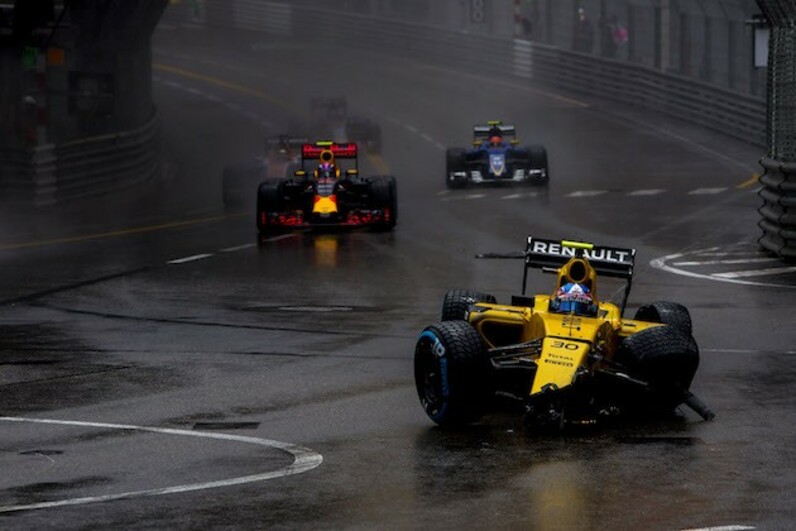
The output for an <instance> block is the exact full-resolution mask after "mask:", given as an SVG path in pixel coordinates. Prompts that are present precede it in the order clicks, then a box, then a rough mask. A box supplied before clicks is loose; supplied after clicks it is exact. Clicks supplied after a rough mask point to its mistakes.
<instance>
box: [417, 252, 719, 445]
mask: <svg viewBox="0 0 796 531" xmlns="http://www.w3.org/2000/svg"><path fill="white" fill-rule="evenodd" d="M635 254H636V252H635V250H634V249H621V248H611V247H599V246H596V245H592V244H589V243H583V242H575V241H553V240H542V239H538V238H533V237H528V241H527V247H526V250H525V252H524V253H518V254H511V255H495V254H492V255H481V257H483V258H522V259H523V260H524V261H525V268H524V275H523V285H522V295H519V296H514V297H512V300H511V304H508V305H507V304H498V303H497V301H496V300H495V297H494V296H492V295H488V294H484V293H479V292H474V291H466V290H453V291H450V292H448V293H447V294H446V295H445V298H444V301H443V305H442V320H441V322H439V323H436V324H433V325H431V326H428V327H426V328H425V330H423V332H422V333H421V334H420V337H419V339H418V341H417V346H416V348H415V359H414V371H415V383H416V386H417V392H418V395H419V397H420V403H421V404H422V406H423V408H424V409H425V411H426V413H427V414H428V416H429V417H431V419H432V420H433V421H434V422H436V423H438V424H440V425H461V424H467V423H470V422H474V421H476V420H478V419H480V418H481V416H482V415H483V414H485V413H487V412H489V411H490V410H491V409H493V408H495V407H496V405H498V404H499V403H500V400H497V398H504V399H508V401H509V403H515V404H517V405H519V406H521V408H522V409H523V410H524V412H525V414H526V417H525V418H526V421H527V423H528V424H529V425H531V426H534V427H540V428H552V429H559V428H564V427H566V426H572V425H590V424H595V423H596V422H597V421H598V420H599V419H600V418H602V417H615V416H620V415H626V414H639V413H649V412H658V413H662V412H672V411H673V410H674V409H675V408H676V407H677V406H679V405H681V404H686V405H688V406H689V407H691V408H692V409H694V411H696V412H697V413H699V414H700V415H701V416H702V417H703V418H704V419H705V420H709V419H711V418H713V416H714V414H713V412H712V411H711V410H710V409H708V408H707V406H705V405H704V404H703V403H702V402H701V401H700V400H699V399H698V398H697V397H696V396H694V395H693V394H692V393H691V392H690V391H689V387H690V385H691V381H692V379H693V377H694V374H695V373H696V369H697V366H698V364H699V349H698V347H697V344H696V342H695V341H694V338H693V336H692V334H691V317H690V315H689V313H688V310H687V309H686V308H685V307H684V306H682V305H680V304H676V303H672V302H664V301H661V302H654V303H652V304H647V305H644V306H641V307H640V308H639V309H638V311H637V312H636V315H635V317H634V318H633V319H626V318H624V317H623V314H624V310H625V306H626V305H627V299H628V296H629V294H630V287H631V282H632V278H633V265H634V260H635ZM534 268H536V269H541V270H543V271H545V272H549V273H555V274H556V283H555V286H554V289H553V290H552V292H550V293H547V294H541V295H535V296H527V295H526V288H527V283H528V271H529V270H530V269H534ZM598 276H599V277H600V278H602V277H612V278H619V279H622V280H624V281H625V289H624V297H623V300H622V303H621V305H620V306H617V305H615V304H613V303H611V302H606V301H603V300H601V299H599V298H598V296H597V293H598V291H597V281H598Z"/></svg>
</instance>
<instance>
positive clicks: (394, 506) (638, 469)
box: [0, 31, 796, 529]
mask: <svg viewBox="0 0 796 531" xmlns="http://www.w3.org/2000/svg"><path fill="white" fill-rule="evenodd" d="M239 41H240V42H237V43H234V44H233V43H231V42H230V40H229V39H227V40H222V39H217V40H214V39H211V38H205V37H201V38H197V35H196V34H195V33H194V34H192V33H190V32H187V33H182V32H177V31H165V32H161V34H160V35H158V38H157V45H156V53H155V61H156V63H157V65H156V68H155V71H154V74H155V77H156V82H155V84H154V87H155V96H156V99H157V102H158V105H159V108H160V111H161V113H162V115H163V118H164V135H165V140H164V147H165V152H166V154H167V156H168V160H169V167H168V170H169V171H168V172H167V177H166V179H165V181H164V182H163V183H158V184H156V185H153V186H150V187H147V188H146V189H145V190H141V191H138V192H135V193H133V192H129V193H125V194H120V197H112V198H102V199H93V200H86V201H83V202H81V203H80V204H79V205H75V206H73V207H70V208H65V209H61V210H59V212H57V213H54V214H53V215H50V216H43V217H40V218H39V219H37V220H35V221H34V220H33V219H31V218H30V217H29V216H27V215H25V214H24V212H23V213H20V212H6V213H4V214H3V215H2V217H3V227H4V228H3V229H2V233H0V237H1V238H0V263H1V264H2V269H3V273H4V282H3V283H2V286H0V290H1V291H0V300H2V301H4V304H3V309H2V314H1V315H2V317H1V318H0V356H1V357H0V378H2V379H1V380H0V391H1V392H0V415H3V416H5V417H14V418H15V419H16V421H12V420H10V419H8V418H5V417H4V418H3V419H0V430H1V431H0V433H1V434H2V435H0V467H1V469H2V471H3V474H2V475H0V527H3V528H7V529H30V528H36V529H43V528H56V527H57V528H97V529H107V528H110V527H117V526H124V527H141V528H152V527H157V528H174V527H194V528H212V527H224V526H239V527H249V528H258V527H259V528H312V529H317V528H321V527H324V528H326V527H328V528H374V527H380V528H518V529H519V528H522V529H529V528H531V529H576V528H582V529H598V528H599V529H602V528H615V529H641V528H644V529H684V528H695V527H699V528H701V527H710V526H750V527H756V528H760V529H781V528H787V527H790V526H791V525H792V522H793V521H794V520H796V509H795V507H796V503H794V502H796V500H795V499H794V494H793V492H794V491H796V474H795V473H794V472H795V471H794V465H793V463H794V460H795V458H796V455H794V453H796V451H795V450H794V448H796V446H795V445H794V443H796V440H794V430H793V424H794V420H796V399H794V394H793V392H792V389H793V386H792V381H793V378H794V376H795V375H796V369H794V366H793V365H792V361H793V359H794V355H796V346H794V345H796V323H795V322H794V321H795V319H794V313H793V302H792V301H793V297H794V295H795V294H796V290H795V289H794V288H796V275H794V273H792V272H790V273H789V272H785V273H783V274H775V273H774V272H767V274H761V273H760V270H762V269H767V268H776V267H782V265H781V264H777V263H776V262H774V263H771V262H765V261H761V259H764V258H765V257H764V256H761V255H759V254H758V253H757V251H756V249H755V247H754V245H753V241H754V238H755V236H756V234H757V233H756V230H755V222H756V214H755V208H756V206H757V204H758V200H757V198H756V196H755V194H754V187H753V186H751V187H750V186H748V185H747V186H743V183H745V182H746V181H748V180H749V178H750V177H751V175H752V172H753V171H756V169H757V168H756V165H755V160H756V158H757V157H758V156H759V154H760V153H759V149H757V148H754V147H750V146H746V145H743V144H738V143H736V142H734V141H730V140H727V139H725V138H723V137H720V136H718V135H715V134H712V133H709V132H705V131H702V130H698V129H694V128H690V127H686V126H684V125H682V124H679V123H668V122H667V121H666V120H665V119H663V118H661V117H658V116H651V115H648V114H642V113H637V112H635V111H632V110H626V109H622V108H619V107H617V106H615V105H610V104H607V103H605V102H601V101H594V100H592V99H589V98H588V97H583V96H580V95H573V94H563V93H556V92H554V91H550V89H540V88H537V89H534V90H529V89H527V88H524V87H520V86H517V85H514V84H512V83H507V82H503V81H501V80H497V81H495V80H486V79H483V78H481V77H479V76H478V75H477V74H462V73H457V72H448V71H445V70H444V69H439V68H432V67H429V66H425V65H420V64H416V63H409V62H405V61H398V60H385V59H383V58H379V57H378V56H376V55H369V54H363V53H351V52H340V53H338V54H334V60H329V61H324V60H322V59H321V55H320V52H319V51H318V50H311V49H307V48H305V47H302V46H298V45H291V44H274V43H268V42H247V41H246V40H245V39H239ZM324 93H325V94H332V95H333V94H345V95H346V96H347V97H348V99H349V103H350V105H351V107H352V108H353V109H354V110H358V111H361V112H363V113H366V114H370V115H371V116H373V117H374V118H377V119H378V120H379V121H380V123H381V125H382V129H383V135H384V152H383V154H382V156H381V157H380V158H379V157H376V158H373V157H371V158H370V159H368V160H366V161H364V167H365V168H366V171H371V172H382V171H386V170H387V169H388V170H389V171H390V172H391V173H393V174H395V175H396V176H397V178H398V180H399V195H400V220H399V225H398V227H397V229H396V230H395V232H394V233H391V234H374V233H333V234H312V233H297V234H291V235H287V236H286V237H283V238H278V239H271V240H268V241H265V242H262V244H260V245H257V244H256V243H255V242H256V240H255V234H254V222H253V214H252V211H251V209H241V210H240V211H234V212H225V211H224V210H223V209H222V205H221V190H220V175H221V169H222V167H223V164H224V163H226V162H230V161H235V160H241V159H245V158H246V157H249V156H253V155H256V154H258V153H259V150H260V149H261V145H262V138H263V136H264V135H266V134H269V133H278V132H281V131H283V130H284V129H285V128H289V127H292V128H299V127H300V123H301V121H302V120H303V119H305V117H306V110H307V106H308V101H309V98H310V97H311V96H312V95H318V94H324ZM489 119H503V120H505V121H513V122H515V123H516V124H517V127H518V131H519V134H520V135H521V138H523V139H525V140H526V141H535V142H539V143H543V144H545V145H546V146H547V149H548V151H549V155H550V163H551V173H552V182H551V185H550V188H549V192H547V193H545V192H544V190H542V189H535V188H490V189H468V190H462V191H454V192H450V193H449V192H447V191H445V189H444V185H443V166H444V146H448V145H466V143H467V142H468V141H469V135H470V128H471V126H472V125H473V124H474V123H476V122H482V121H485V120H489ZM528 234H535V235H538V236H540V237H551V238H556V237H571V238H579V239H585V240H593V241H595V242H597V243H602V244H607V245H617V246H632V247H636V248H638V250H639V252H638V257H639V258H638V267H637V275H636V278H635V283H634V291H633V293H632V294H631V301H630V305H631V311H633V310H634V307H635V306H638V305H639V304H641V303H643V302H648V301H652V300H659V299H669V300H675V301H679V302H682V303H684V304H686V305H687V306H688V307H689V308H690V310H691V313H692V316H693V319H694V323H695V336H696V338H697V341H698V342H699V345H700V347H701V350H702V365H701V367H700V370H699V372H698V374H697V378H696V380H695V383H694V385H693V390H694V391H695V392H696V393H698V394H699V395H700V396H701V397H702V398H703V399H704V400H705V401H706V402H707V403H708V404H709V405H710V406H711V407H712V408H713V409H714V410H715V411H716V413H717V419H716V421H714V422H712V423H703V422H700V421H699V419H698V417H697V416H696V415H695V414H693V413H691V412H685V415H684V417H683V418H681V419H679V420H669V421H656V422H651V423H649V424H641V425H629V426H628V425H625V426H620V427H614V428H608V429H605V430H601V431H598V432H595V433H591V434H582V435H576V436H571V437H566V438H558V437H553V438H550V437H537V436H534V435H533V434H532V433H528V432H527V431H525V430H523V429H522V427H521V425H520V423H519V420H518V419H515V418H513V417H510V416H494V417H491V418H489V419H487V422H484V423H483V424H481V425H478V426H474V427H472V428H468V429H464V430H456V431H444V430H440V429H437V428H435V427H434V426H433V425H432V423H431V421H430V420H428V419H427V418H426V416H425V414H424V413H423V411H422V409H421V408H420V406H419V403H418V401H417V398H416V394H415V390H414V383H413V378H412V372H411V365H412V361H411V360H412V351H413V345H414V341H415V338H416V336H417V335H418V333H419V331H420V330H422V328H423V326H425V325H426V324H428V323H430V322H433V321H435V320H436V319H437V316H438V311H439V304H440V301H441V297H442V295H443V294H444V292H445V291H446V290H448V289H451V288H454V287H468V288H477V289H483V290H486V291H490V292H492V293H494V294H495V295H497V296H498V298H499V299H504V300H505V299H507V298H508V297H509V295H510V294H512V293H516V292H517V290H518V289H519V286H520V279H521V277H520V274H521V268H520V266H519V265H518V264H517V263H515V262H510V261H492V262H487V261H478V260H475V259H474V258H473V256H474V255H475V254H476V253H478V252H484V251H516V250H520V249H521V248H522V244H523V241H524V238H525V236H527V235H528ZM653 259H659V260H657V262H656V267H653V266H652V265H650V261H652V260H653ZM728 261H729V262H728ZM662 267H663V268H668V270H664V269H661V268H662ZM672 270H677V271H680V273H675V272H672ZM683 272H685V273H683ZM739 272H747V273H744V274H743V275H740V276H739V275H737V273H739ZM749 272H757V273H749ZM728 273H730V274H736V276H735V277H733V276H732V275H730V276H728V275H727V274H728ZM716 275H723V276H718V277H717V276H716ZM739 280H740V281H749V282H757V283H758V284H765V285H755V284H745V283H737V281H739ZM532 286H533V287H534V289H539V290H541V291H547V290H548V289H549V277H541V278H539V277H535V280H534V283H533V284H532ZM602 290H603V291H602V293H603V296H605V295H606V286H603V287H602ZM26 419H54V420H58V421H59V422H61V423H57V424H56V423H48V424H43V423H34V422H31V421H29V420H26ZM75 422H85V423H89V424H84V425H75V424H74V423H75ZM120 425H121V426H120ZM147 427H149V428H154V430H149V431H147V430H144V429H143V428H147ZM207 434H214V435H215V437H214V436H212V435H207ZM218 437H222V438H218ZM279 443H285V444H286V446H285V445H280V444H279ZM291 445H297V447H294V446H291ZM294 459H295V460H296V463H294V464H293V465H291V463H293V462H294ZM321 459H322V460H323V462H322V463H320V461H321ZM319 463H320V464H319ZM291 466H294V467H296V468H291ZM294 472H296V474H293V473H294ZM103 497H104V498H103ZM118 498H121V499H118ZM21 509H24V510H21Z"/></svg>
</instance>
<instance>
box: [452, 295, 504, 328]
mask: <svg viewBox="0 0 796 531" xmlns="http://www.w3.org/2000/svg"><path fill="white" fill-rule="evenodd" d="M478 302H488V303H491V304H495V303H497V299H495V296H494V295H489V294H487V293H481V292H478V291H471V290H466V289H453V290H450V291H449V292H448V293H446V294H445V298H443V299H442V317H441V319H442V320H443V321H459V320H466V317H467V312H468V311H469V310H470V306H471V305H473V304H475V303H478Z"/></svg>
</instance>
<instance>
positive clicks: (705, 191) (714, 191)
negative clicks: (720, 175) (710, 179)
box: [688, 186, 727, 195]
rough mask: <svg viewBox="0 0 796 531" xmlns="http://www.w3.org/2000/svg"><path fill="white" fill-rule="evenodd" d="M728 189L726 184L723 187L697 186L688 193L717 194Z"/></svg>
mask: <svg viewBox="0 0 796 531" xmlns="http://www.w3.org/2000/svg"><path fill="white" fill-rule="evenodd" d="M726 191H727V187H726V186H725V187H723V188H697V189H696V190H691V191H690V192H688V195H716V194H720V193H722V192H726Z"/></svg>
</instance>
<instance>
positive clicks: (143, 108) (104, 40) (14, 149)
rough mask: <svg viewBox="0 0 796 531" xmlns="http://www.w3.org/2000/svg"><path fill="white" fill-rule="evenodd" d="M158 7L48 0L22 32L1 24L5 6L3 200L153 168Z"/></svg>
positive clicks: (132, 178)
mask: <svg viewBox="0 0 796 531" xmlns="http://www.w3.org/2000/svg"><path fill="white" fill-rule="evenodd" d="M166 3H167V0H135V1H129V2H124V3H119V2H105V1H100V0H86V1H82V2H55V3H54V7H55V9H54V11H53V13H52V15H51V16H48V17H46V18H42V19H40V20H36V22H35V23H34V24H31V27H32V30H30V31H26V32H25V33H23V34H20V33H19V31H18V30H17V29H16V26H15V27H14V28H11V27H10V26H11V25H10V21H11V20H14V19H15V17H16V13H15V11H13V10H6V12H5V13H4V15H5V16H4V17H2V20H0V40H2V47H0V50H2V52H0V69H2V74H3V88H2V90H1V91H0V135H1V136H0V157H1V159H0V162H1V163H0V198H2V200H3V201H4V202H8V201H13V202H16V203H19V202H22V203H30V202H32V203H35V204H37V205H50V204H54V203H58V202H64V201H69V200H72V199H75V198H77V197H81V196H85V195H93V194H98V193H105V192H107V191H109V190H117V189H120V188H123V187H127V186H132V185H135V184H138V183H140V182H142V181H146V180H150V179H153V178H155V177H156V176H157V175H158V174H159V168H160V165H159V162H158V161H159V118H158V114H157V112H156V109H155V106H154V104H153V101H152V86H151V83H152V72H151V50H150V39H151V34H152V32H153V31H154V28H155V26H156V24H157V21H158V20H159V18H160V15H161V14H162V12H163V9H164V8H165V5H166ZM40 4H44V2H40ZM37 9H38V8H37ZM15 24H16V23H15Z"/></svg>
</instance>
